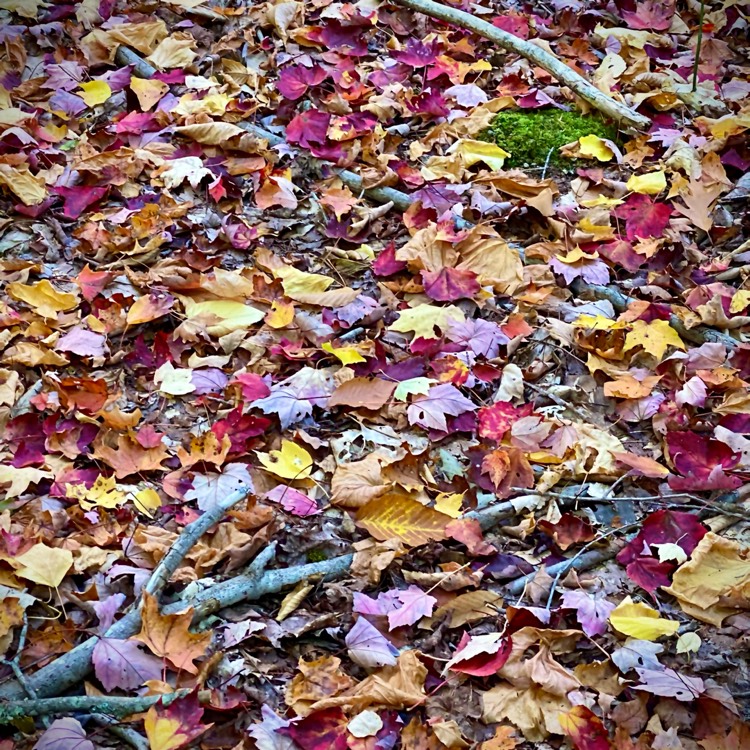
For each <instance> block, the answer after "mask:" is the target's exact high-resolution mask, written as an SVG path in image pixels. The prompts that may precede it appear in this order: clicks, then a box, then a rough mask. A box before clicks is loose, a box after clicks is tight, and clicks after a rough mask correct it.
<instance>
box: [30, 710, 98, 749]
mask: <svg viewBox="0 0 750 750" xmlns="http://www.w3.org/2000/svg"><path fill="white" fill-rule="evenodd" d="M34 750H95V746H94V743H93V742H92V741H91V740H89V739H87V738H86V732H85V731H84V729H83V727H82V726H81V722H79V721H78V720H77V719H74V718H72V717H69V716H68V717H65V718H64V719H56V720H55V721H53V722H52V724H50V725H49V727H47V729H45V730H44V733H43V734H42V736H41V737H40V738H39V739H38V740H37V743H36V744H35V745H34Z"/></svg>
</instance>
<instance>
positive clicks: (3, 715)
mask: <svg viewBox="0 0 750 750" xmlns="http://www.w3.org/2000/svg"><path fill="white" fill-rule="evenodd" d="M189 692H190V691H189V690H177V691H176V692H174V693H170V694H169V695H146V696H140V697H135V698H128V697H117V696H115V697H108V696H106V695H71V696H65V697H63V698H41V699H38V700H24V701H8V702H7V703H0V725H2V724H10V723H11V722H13V721H16V720H17V719H22V718H24V717H34V716H54V715H58V716H59V715H60V714H73V713H86V714H92V713H93V714H104V715H105V716H116V717H119V718H122V717H124V716H132V715H133V714H139V713H142V712H143V711H148V709H149V708H151V706H153V705H154V704H155V703H158V702H159V701H161V702H162V704H163V705H164V706H168V705H169V704H170V703H173V702H174V701H176V700H177V699H178V698H182V697H184V696H186V695H187V694H188V693H189Z"/></svg>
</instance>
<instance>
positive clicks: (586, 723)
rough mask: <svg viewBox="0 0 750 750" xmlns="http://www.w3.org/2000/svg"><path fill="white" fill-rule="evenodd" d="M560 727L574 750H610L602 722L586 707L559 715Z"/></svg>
mask: <svg viewBox="0 0 750 750" xmlns="http://www.w3.org/2000/svg"><path fill="white" fill-rule="evenodd" d="M560 726H561V727H562V730H563V732H564V733H565V734H566V735H567V736H568V737H569V738H570V741H571V742H572V743H573V747H575V749H576V750H610V748H611V747H612V745H611V744H610V741H609V734H608V732H607V730H606V728H605V727H604V724H602V720H601V719H600V718H599V717H598V716H597V715H596V714H594V713H593V712H592V711H591V709H589V708H586V706H574V707H573V708H572V709H571V710H570V711H568V713H566V714H560Z"/></svg>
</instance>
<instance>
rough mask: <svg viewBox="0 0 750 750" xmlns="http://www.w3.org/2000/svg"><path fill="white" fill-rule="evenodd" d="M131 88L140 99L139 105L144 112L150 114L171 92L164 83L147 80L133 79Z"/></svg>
mask: <svg viewBox="0 0 750 750" xmlns="http://www.w3.org/2000/svg"><path fill="white" fill-rule="evenodd" d="M130 88H131V90H132V91H133V93H134V94H135V95H136V97H138V104H140V106H141V109H142V110H143V111H144V112H148V110H150V109H151V107H153V106H154V104H156V103H157V102H158V101H159V100H160V99H161V98H162V97H163V96H164V94H166V93H167V91H169V86H168V85H167V84H166V83H164V81H157V80H156V79H147V78H131V79H130Z"/></svg>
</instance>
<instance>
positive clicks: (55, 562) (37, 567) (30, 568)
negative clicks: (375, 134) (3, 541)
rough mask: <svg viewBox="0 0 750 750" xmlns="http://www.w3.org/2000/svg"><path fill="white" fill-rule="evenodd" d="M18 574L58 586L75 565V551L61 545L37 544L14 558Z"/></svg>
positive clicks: (41, 582) (48, 584)
mask: <svg viewBox="0 0 750 750" xmlns="http://www.w3.org/2000/svg"><path fill="white" fill-rule="evenodd" d="M12 563H13V565H14V566H16V575H18V576H21V578H26V579H28V580H29V581H34V583H40V584H42V585H43V586H50V587H51V588H57V587H58V586H59V585H60V584H61V583H62V580H63V578H65V574H66V573H67V572H68V571H69V570H70V567H71V565H73V553H72V552H70V550H67V549H60V548H59V547H48V546H47V545H46V544H41V543H40V544H35V545H34V546H33V547H31V548H30V549H28V550H27V551H26V552H24V553H23V554H22V555H19V556H18V557H16V558H15V559H14V560H12Z"/></svg>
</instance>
